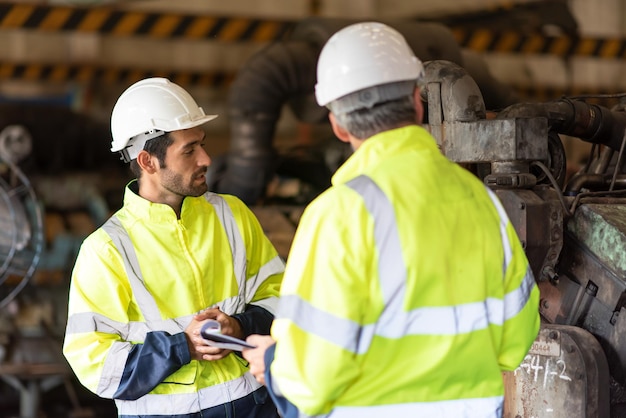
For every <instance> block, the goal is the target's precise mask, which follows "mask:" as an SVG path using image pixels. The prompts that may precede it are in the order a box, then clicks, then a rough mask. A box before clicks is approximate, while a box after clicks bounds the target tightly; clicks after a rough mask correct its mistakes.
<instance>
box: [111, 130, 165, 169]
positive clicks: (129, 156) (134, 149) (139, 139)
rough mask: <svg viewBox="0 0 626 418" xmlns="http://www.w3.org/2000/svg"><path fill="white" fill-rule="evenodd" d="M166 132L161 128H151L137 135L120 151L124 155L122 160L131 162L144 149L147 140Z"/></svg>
mask: <svg viewBox="0 0 626 418" xmlns="http://www.w3.org/2000/svg"><path fill="white" fill-rule="evenodd" d="M164 134H165V131H161V130H159V129H151V130H149V131H148V132H144V133H141V134H139V135H135V136H133V137H132V138H130V139H129V140H128V145H127V146H126V148H124V149H123V150H121V151H120V154H121V155H122V160H124V162H125V163H128V162H131V161H132V160H134V159H135V158H137V155H139V153H140V152H141V151H142V150H143V148H144V146H145V145H146V142H148V141H149V140H151V139H154V138H157V137H159V136H162V135H164Z"/></svg>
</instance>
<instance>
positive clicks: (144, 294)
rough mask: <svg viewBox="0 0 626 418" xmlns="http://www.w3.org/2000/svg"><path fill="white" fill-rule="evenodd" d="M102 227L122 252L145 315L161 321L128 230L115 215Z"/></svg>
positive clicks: (151, 319) (148, 318)
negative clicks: (144, 279)
mask: <svg viewBox="0 0 626 418" xmlns="http://www.w3.org/2000/svg"><path fill="white" fill-rule="evenodd" d="M102 229H104V231H105V232H106V233H107V234H109V237H111V240H112V241H113V244H115V247H116V248H117V250H118V251H119V252H120V254H121V256H122V260H124V268H125V269H126V275H127V276H128V281H129V283H130V287H131V289H132V290H133V294H134V295H135V299H137V304H138V305H139V309H140V310H141V313H142V314H143V317H144V318H145V319H146V321H148V322H151V321H160V320H161V312H160V311H159V308H158V307H157V304H156V301H155V300H154V298H153V297H152V295H151V294H150V292H149V291H148V289H146V286H145V283H144V281H143V275H142V274H141V268H140V267H139V261H138V260H137V254H136V253H135V247H133V243H132V241H131V240H130V237H129V236H128V232H126V229H124V227H123V226H122V224H121V222H120V221H119V219H117V217H115V216H112V217H111V218H109V220H108V221H106V222H105V223H104V225H102Z"/></svg>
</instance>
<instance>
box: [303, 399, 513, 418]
mask: <svg viewBox="0 0 626 418" xmlns="http://www.w3.org/2000/svg"><path fill="white" fill-rule="evenodd" d="M503 405H504V398H503V397H500V396H495V397H491V398H473V399H455V400H450V401H439V402H414V403H402V404H391V405H376V406H354V407H345V406H344V407H337V408H335V409H333V411H332V412H331V413H330V414H328V415H324V416H325V417H328V418H354V417H359V418H380V417H437V418H475V417H478V416H480V417H481V418H499V417H501V416H502V411H503ZM485 411H490V412H485ZM299 417H300V418H308V415H303V414H300V415H299Z"/></svg>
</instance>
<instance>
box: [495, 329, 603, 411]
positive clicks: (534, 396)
mask: <svg viewBox="0 0 626 418" xmlns="http://www.w3.org/2000/svg"><path fill="white" fill-rule="evenodd" d="M609 380H610V379H609V370H608V364H607V362H606V359H605V357H604V355H603V353H602V349H601V347H600V345H599V344H598V341H597V340H596V339H595V338H594V337H593V335H591V334H590V333H589V332H587V331H585V330H583V329H581V328H578V327H571V326H564V325H552V324H542V326H541V330H540V331H539V335H538V336H537V339H536V340H535V342H534V343H533V345H532V347H531V349H530V351H529V353H528V355H527V356H526V358H525V359H524V361H523V362H522V364H521V365H520V366H519V367H518V368H517V369H516V370H515V371H513V372H506V373H504V384H505V393H506V394H505V405H504V418H540V417H550V418H591V417H594V418H596V417H597V418H600V417H609V416H610V402H609Z"/></svg>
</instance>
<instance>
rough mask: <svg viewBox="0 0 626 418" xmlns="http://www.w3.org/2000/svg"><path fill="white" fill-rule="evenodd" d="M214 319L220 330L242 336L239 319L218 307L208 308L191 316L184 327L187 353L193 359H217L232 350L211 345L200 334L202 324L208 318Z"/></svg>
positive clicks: (226, 333) (223, 332)
mask: <svg viewBox="0 0 626 418" xmlns="http://www.w3.org/2000/svg"><path fill="white" fill-rule="evenodd" d="M208 319H214V320H216V321H217V322H219V323H220V326H221V332H222V334H225V335H230V336H233V337H237V338H243V336H244V335H243V330H242V329H241V324H240V323H239V321H238V320H237V319H235V318H233V317H232V316H229V315H227V314H225V313H224V312H222V311H221V310H220V309H219V308H208V309H205V310H203V311H202V312H200V313H198V314H196V315H194V316H193V319H192V320H191V322H190V323H189V325H188V326H187V328H185V336H186V337H187V345H188V346H189V354H190V355H191V358H192V359H194V360H208V361H213V360H219V359H221V358H224V357H226V356H227V355H228V354H229V353H230V352H231V351H232V350H226V349H223V348H218V347H211V346H210V345H208V344H207V342H206V340H205V339H204V338H202V336H201V335H200V329H201V328H202V325H203V324H204V323H205V322H206V321H207V320H208Z"/></svg>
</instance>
